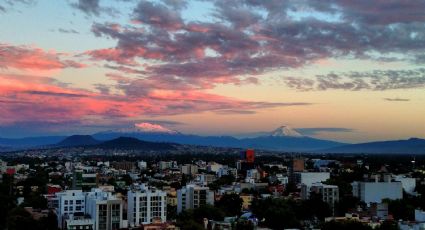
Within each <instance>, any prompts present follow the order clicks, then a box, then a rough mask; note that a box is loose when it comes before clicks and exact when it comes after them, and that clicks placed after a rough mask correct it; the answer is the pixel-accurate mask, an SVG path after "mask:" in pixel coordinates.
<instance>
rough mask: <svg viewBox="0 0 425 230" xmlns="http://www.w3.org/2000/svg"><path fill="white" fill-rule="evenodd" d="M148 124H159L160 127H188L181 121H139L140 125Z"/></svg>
mask: <svg viewBox="0 0 425 230" xmlns="http://www.w3.org/2000/svg"><path fill="white" fill-rule="evenodd" d="M142 122H147V123H152V124H159V125H171V126H179V125H186V123H184V122H180V121H171V120H152V119H144V120H140V121H138V123H142Z"/></svg>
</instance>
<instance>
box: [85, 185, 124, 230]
mask: <svg viewBox="0 0 425 230" xmlns="http://www.w3.org/2000/svg"><path fill="white" fill-rule="evenodd" d="M123 206H124V205H123V201H122V200H121V199H119V198H117V197H116V196H114V195H112V193H110V192H103V191H102V190H100V189H93V190H92V191H91V192H89V193H87V194H86V214H89V215H90V217H91V219H92V220H94V230H116V229H120V228H122V227H123Z"/></svg>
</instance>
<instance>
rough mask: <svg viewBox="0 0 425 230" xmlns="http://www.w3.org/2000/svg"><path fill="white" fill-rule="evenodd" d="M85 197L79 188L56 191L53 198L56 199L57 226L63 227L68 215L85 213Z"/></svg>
mask: <svg viewBox="0 0 425 230" xmlns="http://www.w3.org/2000/svg"><path fill="white" fill-rule="evenodd" d="M85 198H86V197H85V194H84V193H83V192H82V191H81V190H67V191H64V192H58V193H56V198H54V199H56V200H57V204H58V209H57V216H58V227H59V228H64V226H65V221H66V220H67V219H69V217H70V216H74V215H75V214H84V213H85V211H86V209H85V207H86V206H85V202H86V199H85Z"/></svg>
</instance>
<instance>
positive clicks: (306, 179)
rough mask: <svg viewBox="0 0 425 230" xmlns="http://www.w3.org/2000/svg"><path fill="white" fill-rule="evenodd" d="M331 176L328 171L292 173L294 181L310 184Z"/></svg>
mask: <svg viewBox="0 0 425 230" xmlns="http://www.w3.org/2000/svg"><path fill="white" fill-rule="evenodd" d="M330 177H331V174H330V173H329V172H296V173H294V179H295V183H297V184H305V185H307V186H309V187H310V186H311V185H313V184H314V183H320V182H324V181H326V180H328V179H329V178H330Z"/></svg>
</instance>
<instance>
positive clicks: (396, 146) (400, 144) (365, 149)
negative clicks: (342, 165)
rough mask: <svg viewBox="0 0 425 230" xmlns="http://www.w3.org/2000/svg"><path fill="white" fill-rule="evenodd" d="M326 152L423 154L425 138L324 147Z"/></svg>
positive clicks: (424, 152) (424, 151)
mask: <svg viewBox="0 0 425 230" xmlns="http://www.w3.org/2000/svg"><path fill="white" fill-rule="evenodd" d="M322 151H323V152H328V153H393V154H396V153H398V154H401V153H405V154H425V139H420V138H410V139H408V140H395V141H377V142H368V143H360V144H350V145H343V146H338V147H334V148H330V149H324V150H322Z"/></svg>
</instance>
